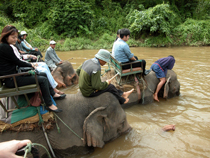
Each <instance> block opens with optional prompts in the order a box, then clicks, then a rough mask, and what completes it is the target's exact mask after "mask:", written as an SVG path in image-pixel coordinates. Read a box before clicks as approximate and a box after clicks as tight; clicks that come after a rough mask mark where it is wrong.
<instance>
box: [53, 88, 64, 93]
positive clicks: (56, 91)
mask: <svg viewBox="0 0 210 158" xmlns="http://www.w3.org/2000/svg"><path fill="white" fill-rule="evenodd" d="M54 91H55V93H58V94H65V93H64V92H62V91H59V90H58V89H57V88H54Z"/></svg>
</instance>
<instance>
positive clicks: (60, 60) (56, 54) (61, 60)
mask: <svg viewBox="0 0 210 158" xmlns="http://www.w3.org/2000/svg"><path fill="white" fill-rule="evenodd" d="M54 52H55V51H54ZM55 56H56V58H57V60H59V62H61V61H62V60H61V59H60V58H59V57H58V55H57V54H56V52H55Z"/></svg>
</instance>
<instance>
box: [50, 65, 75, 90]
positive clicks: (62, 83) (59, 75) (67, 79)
mask: <svg viewBox="0 0 210 158" xmlns="http://www.w3.org/2000/svg"><path fill="white" fill-rule="evenodd" d="M52 76H53V77H54V79H55V81H56V82H57V83H58V86H57V87H58V88H60V87H66V86H71V85H72V84H77V83H78V80H79V77H78V75H77V74H76V72H75V70H74V69H73V66H72V64H71V63H70V62H68V61H65V62H63V63H62V64H60V65H58V67H57V68H56V69H55V70H54V71H53V72H52Z"/></svg>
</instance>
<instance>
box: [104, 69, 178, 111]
mask: <svg viewBox="0 0 210 158" xmlns="http://www.w3.org/2000/svg"><path fill="white" fill-rule="evenodd" d="M114 75H115V72H114V71H112V70H111V71H109V72H107V75H106V76H104V77H102V81H105V80H107V79H108V78H111V77H112V76H114ZM166 79H167V82H166V83H165V85H164V86H163V87H162V88H161V90H160V91H159V93H158V96H159V97H163V98H166V99H170V98H173V97H176V96H179V95H180V83H179V81H178V80H177V75H176V73H175V72H174V71H173V70H168V72H167V75H166ZM133 80H134V79H133ZM124 81H125V78H124ZM112 83H113V84H114V85H115V86H116V87H117V88H118V89H121V90H124V91H126V88H125V87H126V86H127V87H128V88H129V89H131V88H135V91H134V92H133V93H132V94H131V95H130V96H129V102H128V103H127V104H123V105H122V107H123V108H128V107H130V106H132V105H136V104H150V103H153V102H154V100H153V94H154V92H155V90H156V87H157V85H158V83H159V79H158V78H157V77H156V75H155V72H154V71H150V72H149V74H147V75H146V76H144V77H142V78H141V80H140V83H138V84H136V83H135V82H133V83H134V84H132V83H128V84H126V85H125V84H124V85H123V86H120V85H118V84H117V82H116V80H114V81H112ZM138 85H139V87H140V96H139V95H138V93H137V90H138V89H139V87H138Z"/></svg>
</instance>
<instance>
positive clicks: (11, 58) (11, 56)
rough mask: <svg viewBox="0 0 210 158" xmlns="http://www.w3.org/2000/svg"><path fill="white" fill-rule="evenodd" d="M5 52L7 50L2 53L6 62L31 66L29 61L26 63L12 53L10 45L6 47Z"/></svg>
mask: <svg viewBox="0 0 210 158" xmlns="http://www.w3.org/2000/svg"><path fill="white" fill-rule="evenodd" d="M5 52H7V53H5V54H4V55H5V57H6V58H7V60H8V62H10V63H13V64H16V65H18V66H20V67H32V65H31V64H30V63H27V62H25V61H22V60H20V59H18V57H17V56H16V54H15V53H14V51H13V49H12V47H10V46H9V47H6V50H5Z"/></svg>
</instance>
